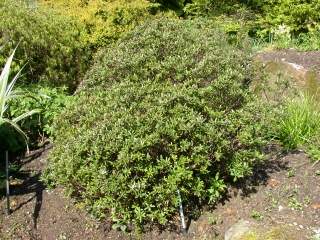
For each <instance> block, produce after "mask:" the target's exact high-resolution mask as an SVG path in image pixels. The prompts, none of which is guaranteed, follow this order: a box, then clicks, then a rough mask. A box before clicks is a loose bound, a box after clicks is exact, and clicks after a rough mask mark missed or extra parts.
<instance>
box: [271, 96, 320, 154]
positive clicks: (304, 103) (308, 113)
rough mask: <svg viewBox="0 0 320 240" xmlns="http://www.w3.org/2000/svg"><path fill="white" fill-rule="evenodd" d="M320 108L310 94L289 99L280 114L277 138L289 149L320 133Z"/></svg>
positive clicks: (301, 144) (306, 141)
mask: <svg viewBox="0 0 320 240" xmlns="http://www.w3.org/2000/svg"><path fill="white" fill-rule="evenodd" d="M319 118H320V109H319V106H318V103H317V101H316V100H315V99H314V98H313V97H312V96H309V95H301V96H300V97H299V98H297V99H294V100H291V101H288V102H287V104H286V105H285V107H284V109H283V115H281V116H280V123H279V128H278V129H277V130H276V132H277V133H276V135H277V138H278V139H279V140H280V142H281V143H282V144H283V146H284V147H285V148H287V149H296V148H297V147H301V146H303V145H304V144H308V143H309V141H310V140H311V139H312V138H314V137H315V136H319V133H320V122H319Z"/></svg>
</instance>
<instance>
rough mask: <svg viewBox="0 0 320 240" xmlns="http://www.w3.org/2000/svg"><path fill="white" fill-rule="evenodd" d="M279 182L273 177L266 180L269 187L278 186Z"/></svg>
mask: <svg viewBox="0 0 320 240" xmlns="http://www.w3.org/2000/svg"><path fill="white" fill-rule="evenodd" d="M279 184H280V181H278V180H276V179H274V178H271V179H269V180H268V186H269V187H272V188H274V187H276V186H278V185H279Z"/></svg>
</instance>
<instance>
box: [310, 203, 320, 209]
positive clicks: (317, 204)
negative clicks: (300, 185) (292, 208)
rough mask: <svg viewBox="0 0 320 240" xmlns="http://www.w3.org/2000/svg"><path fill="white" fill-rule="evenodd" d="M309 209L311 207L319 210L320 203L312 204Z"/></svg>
mask: <svg viewBox="0 0 320 240" xmlns="http://www.w3.org/2000/svg"><path fill="white" fill-rule="evenodd" d="M311 207H312V208H313V209H320V203H315V204H312V205H311Z"/></svg>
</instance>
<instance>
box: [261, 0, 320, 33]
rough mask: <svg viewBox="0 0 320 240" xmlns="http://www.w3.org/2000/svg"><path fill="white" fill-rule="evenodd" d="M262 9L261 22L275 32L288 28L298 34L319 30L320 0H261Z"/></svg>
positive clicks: (262, 25) (268, 29)
mask: <svg viewBox="0 0 320 240" xmlns="http://www.w3.org/2000/svg"><path fill="white" fill-rule="evenodd" d="M259 2H260V3H259V5H260V6H261V10H262V17H261V19H260V24H261V27H262V28H263V29H265V30H266V31H271V32H272V33H274V34H277V33H280V34H281V32H284V31H286V30H288V31H289V32H290V33H293V34H298V33H301V32H309V31H311V32H312V31H315V30H319V24H320V1H319V0H313V1H309V0H272V1H270V0H260V1H259Z"/></svg>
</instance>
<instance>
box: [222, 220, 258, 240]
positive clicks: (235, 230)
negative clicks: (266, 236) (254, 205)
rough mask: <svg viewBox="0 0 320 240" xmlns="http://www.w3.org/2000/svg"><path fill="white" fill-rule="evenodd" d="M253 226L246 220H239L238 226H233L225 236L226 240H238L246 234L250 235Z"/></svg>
mask: <svg viewBox="0 0 320 240" xmlns="http://www.w3.org/2000/svg"><path fill="white" fill-rule="evenodd" d="M251 226H252V224H251V223H250V222H249V221H246V220H243V219H241V220H239V221H238V222H237V223H236V224H234V225H232V226H231V227H230V228H229V229H228V230H227V231H226V232H225V234H224V240H238V239H240V238H241V237H242V236H243V235H244V234H246V233H249V232H250V230H251Z"/></svg>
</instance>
